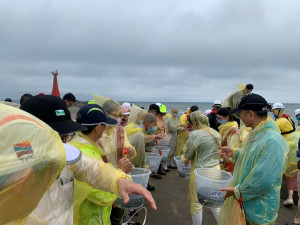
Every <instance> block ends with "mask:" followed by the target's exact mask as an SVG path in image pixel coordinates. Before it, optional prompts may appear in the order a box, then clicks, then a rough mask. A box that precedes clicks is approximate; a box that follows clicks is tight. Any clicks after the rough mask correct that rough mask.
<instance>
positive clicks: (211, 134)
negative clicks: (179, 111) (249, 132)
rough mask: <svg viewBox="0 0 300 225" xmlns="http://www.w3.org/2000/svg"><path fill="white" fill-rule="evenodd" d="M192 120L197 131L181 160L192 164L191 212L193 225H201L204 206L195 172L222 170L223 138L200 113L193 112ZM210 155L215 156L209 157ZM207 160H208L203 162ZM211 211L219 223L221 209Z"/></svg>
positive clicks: (192, 135) (194, 132)
mask: <svg viewBox="0 0 300 225" xmlns="http://www.w3.org/2000/svg"><path fill="white" fill-rule="evenodd" d="M190 119H191V122H192V126H193V128H194V129H195V131H193V132H192V133H191V135H190V137H189V139H188V141H187V143H186V149H185V151H184V154H183V155H182V157H181V159H182V161H184V162H185V163H188V161H189V160H190V161H191V162H192V169H191V173H190V183H189V195H188V198H189V200H190V201H191V203H190V212H191V214H192V221H193V225H201V224H202V213H203V206H202V205H201V204H200V203H199V202H198V198H197V187H196V179H195V174H194V170H195V169H196V168H217V169H220V166H219V160H218V154H217V153H218V149H219V147H218V146H220V145H221V136H220V134H219V133H218V132H217V131H215V130H214V129H212V128H210V127H209V122H208V117H207V116H205V115H204V114H202V113H201V112H200V111H195V112H193V113H192V114H191V116H190ZM212 153H214V154H212ZM209 155H213V156H212V157H207V156H209ZM205 158H206V159H207V160H203V159H205ZM210 209H211V211H212V214H213V215H214V217H215V219H216V221H217V220H218V215H219V211H220V208H210Z"/></svg>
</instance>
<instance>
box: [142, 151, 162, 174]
mask: <svg viewBox="0 0 300 225" xmlns="http://www.w3.org/2000/svg"><path fill="white" fill-rule="evenodd" d="M161 159H162V156H160V155H159V154H157V153H152V152H146V164H147V165H148V166H149V169H150V170H151V171H152V172H153V173H157V171H158V168H159V165H160V162H161Z"/></svg>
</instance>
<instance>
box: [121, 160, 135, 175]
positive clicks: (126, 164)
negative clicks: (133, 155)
mask: <svg viewBox="0 0 300 225" xmlns="http://www.w3.org/2000/svg"><path fill="white" fill-rule="evenodd" d="M119 168H120V169H121V170H122V171H123V172H124V173H129V172H130V171H131V170H132V163H131V162H130V161H129V159H128V158H125V157H123V158H122V159H120V160H119Z"/></svg>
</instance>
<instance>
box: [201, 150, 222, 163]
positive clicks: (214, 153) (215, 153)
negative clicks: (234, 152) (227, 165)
mask: <svg viewBox="0 0 300 225" xmlns="http://www.w3.org/2000/svg"><path fill="white" fill-rule="evenodd" d="M212 155H217V156H219V153H218V152H213V153H210V154H208V155H207V156H205V157H204V158H203V159H202V160H201V162H200V164H202V163H203V162H205V160H206V159H207V158H209V157H210V156H212Z"/></svg>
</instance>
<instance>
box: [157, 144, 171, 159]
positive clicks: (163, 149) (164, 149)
mask: <svg viewBox="0 0 300 225" xmlns="http://www.w3.org/2000/svg"><path fill="white" fill-rule="evenodd" d="M153 150H154V153H157V154H160V153H159V150H160V151H161V154H162V159H161V162H160V163H166V162H167V159H168V155H169V152H170V148H169V147H167V146H159V145H158V146H154V148H153Z"/></svg>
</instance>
